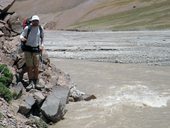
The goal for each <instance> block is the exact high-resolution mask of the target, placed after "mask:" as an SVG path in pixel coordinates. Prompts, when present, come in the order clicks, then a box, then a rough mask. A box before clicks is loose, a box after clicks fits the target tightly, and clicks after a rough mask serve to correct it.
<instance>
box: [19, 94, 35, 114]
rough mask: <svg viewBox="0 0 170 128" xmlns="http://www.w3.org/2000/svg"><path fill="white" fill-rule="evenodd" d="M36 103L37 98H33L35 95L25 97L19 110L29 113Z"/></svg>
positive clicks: (22, 112)
mask: <svg viewBox="0 0 170 128" xmlns="http://www.w3.org/2000/svg"><path fill="white" fill-rule="evenodd" d="M34 104H35V99H34V98H33V96H27V97H25V98H24V99H23V101H22V102H21V104H20V106H19V112H20V113H21V114H23V115H27V114H28V113H29V112H30V111H31V109H32V106H33V105H34Z"/></svg>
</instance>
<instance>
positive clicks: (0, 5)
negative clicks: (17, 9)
mask: <svg viewBox="0 0 170 128" xmlns="http://www.w3.org/2000/svg"><path fill="white" fill-rule="evenodd" d="M14 2H15V0H0V12H1V14H2V13H5V12H7V11H8V10H9V9H10V7H11V6H12V5H13V4H14ZM0 16H1V15H0Z"/></svg>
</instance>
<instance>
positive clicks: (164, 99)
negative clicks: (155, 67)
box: [95, 85, 170, 108]
mask: <svg viewBox="0 0 170 128" xmlns="http://www.w3.org/2000/svg"><path fill="white" fill-rule="evenodd" d="M168 100H170V96H163V95H161V94H159V93H158V92H155V91H152V90H150V89H149V88H148V87H147V86H144V85H136V86H130V85H125V86H123V87H121V88H119V89H117V90H116V91H115V92H114V94H113V95H111V96H107V97H105V98H102V99H98V100H96V101H95V102H96V104H95V105H96V106H98V105H99V104H100V105H103V107H111V106H113V105H115V104H126V105H128V104H129V105H135V106H150V107H156V108H160V107H166V106H167V103H168Z"/></svg>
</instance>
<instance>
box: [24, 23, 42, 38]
mask: <svg viewBox="0 0 170 128" xmlns="http://www.w3.org/2000/svg"><path fill="white" fill-rule="evenodd" d="M31 28H32V27H31V25H29V26H28V31H27V36H26V38H28V36H29V34H30V32H31ZM39 30H40V38H41V39H42V38H43V29H42V27H41V25H39Z"/></svg>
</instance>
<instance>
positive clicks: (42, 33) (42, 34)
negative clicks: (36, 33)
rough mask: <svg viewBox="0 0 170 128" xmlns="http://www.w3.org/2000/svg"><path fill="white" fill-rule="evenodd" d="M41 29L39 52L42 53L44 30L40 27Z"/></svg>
mask: <svg viewBox="0 0 170 128" xmlns="http://www.w3.org/2000/svg"><path fill="white" fill-rule="evenodd" d="M41 29H42V32H41V45H40V49H41V51H43V50H44V29H43V27H41Z"/></svg>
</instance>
